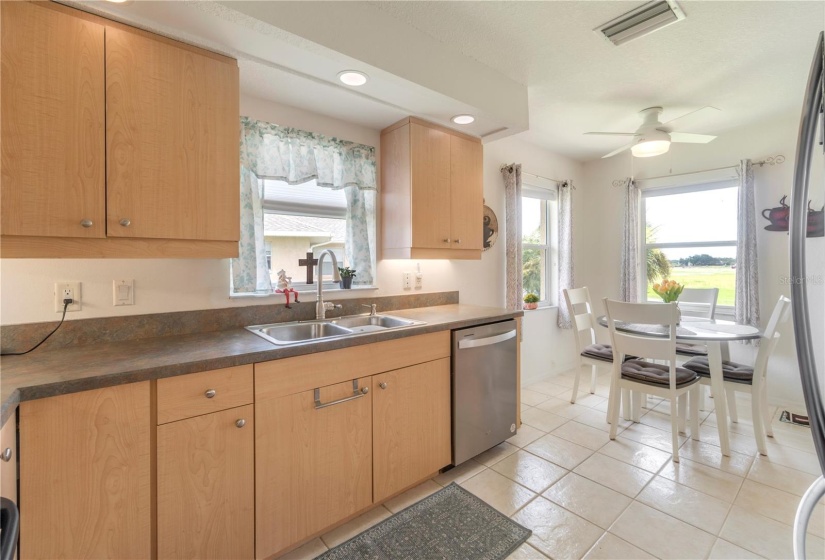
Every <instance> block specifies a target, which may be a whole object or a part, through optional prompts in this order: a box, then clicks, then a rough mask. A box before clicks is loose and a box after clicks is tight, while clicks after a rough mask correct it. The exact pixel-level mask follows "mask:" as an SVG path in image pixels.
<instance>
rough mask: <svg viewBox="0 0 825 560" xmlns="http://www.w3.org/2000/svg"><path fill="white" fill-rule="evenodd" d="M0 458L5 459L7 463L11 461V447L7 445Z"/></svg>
mask: <svg viewBox="0 0 825 560" xmlns="http://www.w3.org/2000/svg"><path fill="white" fill-rule="evenodd" d="M0 459H3V460H4V461H5V462H7V463H8V462H9V461H11V447H7V448H5V449H4V450H3V454H2V455H0Z"/></svg>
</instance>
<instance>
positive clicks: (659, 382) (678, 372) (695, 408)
mask: <svg viewBox="0 0 825 560" xmlns="http://www.w3.org/2000/svg"><path fill="white" fill-rule="evenodd" d="M604 305H605V309H606V310H607V323H608V329H609V331H610V341H611V342H612V344H613V377H612V379H611V387H610V401H611V405H608V406H610V410H611V412H612V416H611V419H610V439H616V431H617V430H616V427H617V422H618V417H619V414H618V399H619V391H620V390H623V389H628V390H630V391H634V393H633V404H632V405H631V406H632V411H633V412H632V415H633V419H634V421H638V414H639V408H640V403H639V402H637V400H638V396H639V395H641V394H642V393H646V394H651V395H655V396H657V397H660V398H664V399H667V400H669V401H670V414H671V428H672V432H673V434H672V436H673V462H674V463H678V462H679V432H680V431H682V429H683V426H684V422H685V415H686V412H687V410H686V408H687V404H688V403H687V402H686V400H687V397H688V395H689V396H690V422H691V426H690V435H691V437H692V438H693V439H695V440H698V439H699V379H700V377H699V375H698V374H696V372H694V371H691V370H689V369H685V368H683V367H679V366H677V365H676V328H677V326H676V323H677V321H678V310H677V308H676V303H675V302H673V303H670V304H665V305H661V304H656V303H625V302H622V301H612V300H608V299H607V298H605V299H604ZM617 322H619V323H633V324H640V325H650V326H651V329H661V330H662V332H661V333H660V336H640V335H637V334H631V333H629V332H623V331H621V330H619V329H618V328H617V326H616V323H617ZM627 355H634V356H642V358H638V359H631V360H627V361H624V358H625V356H627ZM643 358H647V359H643ZM651 360H657V361H664V362H665V363H656V362H653V361H651Z"/></svg>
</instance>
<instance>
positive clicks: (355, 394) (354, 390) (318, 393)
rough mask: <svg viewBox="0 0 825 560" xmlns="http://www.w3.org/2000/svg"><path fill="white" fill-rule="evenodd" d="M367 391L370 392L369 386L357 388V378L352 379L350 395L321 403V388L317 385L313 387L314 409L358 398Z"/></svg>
mask: <svg viewBox="0 0 825 560" xmlns="http://www.w3.org/2000/svg"><path fill="white" fill-rule="evenodd" d="M369 392H370V388H369V387H362V388H361V390H359V389H358V380H357V379H353V380H352V396H349V397H344V398H343V399H338V400H337V401H330V402H328V403H322V402H321V388H320V387H317V388H316V389H315V409H316V410H317V409H319V408H326V407H328V406H332V405H335V404H341V403H345V402H347V401H351V400H354V399H360V398H361V397H363V396H364V395H366V394H367V393H369Z"/></svg>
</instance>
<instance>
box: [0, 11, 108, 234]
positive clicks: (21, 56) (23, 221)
mask: <svg viewBox="0 0 825 560" xmlns="http://www.w3.org/2000/svg"><path fill="white" fill-rule="evenodd" d="M0 17H2V24H0V27H2V39H1V40H0V59H1V60H2V66H1V67H0V96H2V98H1V99H0V111H2V123H1V124H0V131H1V132H0V142H2V183H3V184H2V190H1V191H0V192H2V195H1V196H2V209H3V213H2V226H1V227H0V232H2V234H3V235H36V236H42V237H81V238H82V237H97V238H102V237H105V235H106V224H105V221H104V216H105V214H106V209H105V204H106V192H105V183H104V181H105V169H106V162H105V155H106V146H105V136H104V132H105V131H104V119H105V113H106V110H105V101H104V61H103V48H104V38H103V37H104V26H103V25H101V24H99V23H95V22H91V21H87V20H84V19H79V18H75V17H72V16H70V15H67V14H65V13H61V12H58V11H56V10H50V9H44V8H41V7H38V6H36V5H34V4H32V3H31V2H2V3H0Z"/></svg>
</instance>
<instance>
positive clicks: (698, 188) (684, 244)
mask: <svg viewBox="0 0 825 560" xmlns="http://www.w3.org/2000/svg"><path fill="white" fill-rule="evenodd" d="M738 187H739V184H738V183H737V182H735V181H734V180H729V179H725V180H718V181H711V182H707V183H697V184H688V185H677V186H667V187H648V188H642V189H640V191H641V209H640V212H639V228H640V230H639V236H640V239H641V243H640V244H639V247H640V248H641V253H640V255H639V278H642V279H644V282H641V283H640V284H642V285H641V286H640V288H639V289H640V292H641V293H640V294H639V301H642V302H650V301H657V300H651V299H648V297H647V250H648V249H689V248H697V249H701V248H705V247H736V244H737V242H738V240H737V239H734V240H732V241H731V240H729V239H728V240H724V241H696V242H692V241H678V242H669V243H650V244H648V243H647V235H646V228H647V204H646V201H647V199H648V198H655V197H660V196H671V195H678V194H689V193H696V192H703V191H713V190H721V189H730V188H738ZM734 218H735V219H736V220H737V221H738V219H739V216H738V213H737V215H736V216H734ZM737 230H738V224H737ZM737 273H738V271H737ZM734 298H735V295H734ZM735 309H736V302H735V299H734V305H719V304H717V306H716V313H717V314H720V315H725V316H733V315H734V313H735Z"/></svg>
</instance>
